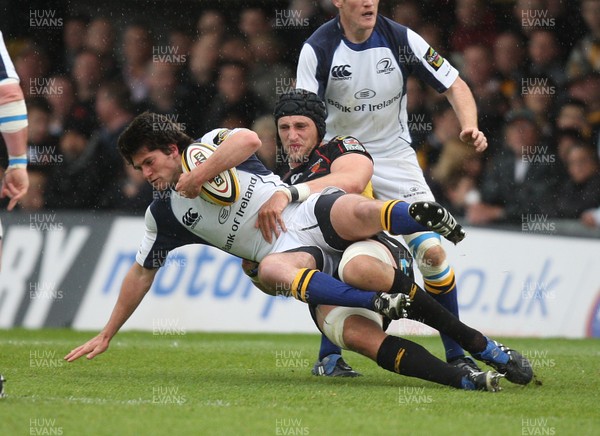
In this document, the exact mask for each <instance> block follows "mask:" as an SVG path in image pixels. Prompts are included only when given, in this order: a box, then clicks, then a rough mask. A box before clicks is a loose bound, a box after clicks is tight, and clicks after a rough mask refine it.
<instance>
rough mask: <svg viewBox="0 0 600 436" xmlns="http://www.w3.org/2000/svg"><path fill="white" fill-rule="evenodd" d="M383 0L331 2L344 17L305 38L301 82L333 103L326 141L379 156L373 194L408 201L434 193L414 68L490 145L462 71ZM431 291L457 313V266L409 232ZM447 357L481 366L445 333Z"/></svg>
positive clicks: (472, 139) (469, 137) (464, 125)
mask: <svg viewBox="0 0 600 436" xmlns="http://www.w3.org/2000/svg"><path fill="white" fill-rule="evenodd" d="M378 3H379V2H378V1H377V0H333V4H334V5H335V6H336V7H337V8H338V10H339V15H338V16H337V17H335V18H334V19H332V20H331V21H329V22H327V23H325V24H323V25H322V26H321V27H320V28H319V29H317V30H316V31H315V32H314V33H313V34H312V35H311V36H310V37H309V39H308V40H307V41H306V43H305V44H304V46H303V47H302V50H301V53H300V59H299V61H298V69H297V79H296V87H297V88H299V89H306V90H309V91H312V92H314V93H316V94H318V95H319V96H320V97H321V98H322V99H323V100H324V101H325V103H326V104H327V108H328V116H327V129H326V130H327V133H326V135H325V140H326V141H327V140H329V139H331V138H333V137H335V136H338V135H352V136H355V137H356V138H358V139H359V140H360V141H361V142H362V143H363V145H364V146H365V148H366V149H367V151H368V152H369V153H370V154H371V156H372V158H373V162H374V174H373V178H372V179H371V181H372V183H373V191H374V194H375V198H378V199H381V200H388V199H392V198H398V199H401V200H404V201H407V202H415V201H423V200H429V201H432V200H433V199H434V197H433V194H432V193H431V190H430V189H429V187H428V186H427V183H426V182H425V178H424V177H423V172H422V170H421V168H420V167H419V164H418V162H417V158H416V154H415V151H414V150H413V149H412V148H411V137H410V131H409V125H408V120H409V116H408V113H407V111H406V89H407V88H406V78H407V77H408V76H409V75H411V74H414V75H416V76H417V77H418V78H420V79H421V80H423V81H425V82H426V83H428V84H429V85H430V86H432V87H433V88H434V89H436V90H437V91H438V92H440V93H443V95H444V96H445V97H446V98H447V99H448V101H449V102H450V104H451V105H452V107H453V108H454V111H455V112H456V114H457V117H458V120H459V122H460V125H461V129H462V130H461V132H460V139H461V140H462V141H463V142H465V143H467V144H470V145H472V146H474V147H475V149H476V150H477V151H479V152H481V151H483V150H485V149H486V147H487V139H486V137H485V135H484V134H483V133H482V132H480V131H479V130H478V128H477V108H476V106H475V101H474V99H473V96H472V94H471V91H470V90H469V88H468V86H467V85H466V83H465V82H464V81H463V80H462V79H461V78H460V77H459V75H458V71H457V70H456V69H455V68H454V67H452V65H450V63H449V62H448V61H447V60H446V59H444V58H442V57H441V56H440V55H439V54H438V53H437V52H436V51H435V50H434V49H433V48H432V47H430V46H429V44H427V42H425V40H423V38H421V37H420V36H419V35H418V34H417V33H415V32H414V31H412V30H410V29H408V28H407V27H405V26H402V25H400V24H398V23H396V22H394V21H392V20H389V19H388V18H386V17H383V16H381V15H378V13H377V10H378ZM404 239H405V241H406V242H407V244H408V246H409V248H410V250H411V252H412V254H413V257H414V258H415V259H416V263H417V266H418V267H419V269H420V271H421V273H422V275H423V278H424V282H425V289H426V290H427V291H428V292H429V293H431V294H434V295H435V298H436V299H437V300H438V301H439V302H440V303H441V304H442V305H444V307H446V308H447V309H448V310H449V311H450V312H452V313H453V314H454V315H456V316H457V317H458V302H457V296H456V281H455V276H454V270H453V269H452V267H451V266H450V265H449V264H448V261H447V259H446V253H445V251H444V249H443V248H442V245H441V241H440V238H439V237H438V236H437V235H435V234H434V233H430V232H427V233H414V234H411V235H407V236H404ZM442 341H443V343H444V347H445V349H446V360H447V361H448V362H454V363H456V364H468V365H473V367H474V368H476V366H475V365H474V363H473V362H472V361H469V360H468V359H465V353H464V350H463V349H462V348H461V347H460V345H459V344H458V343H456V341H454V340H452V339H451V338H449V337H447V336H445V335H442Z"/></svg>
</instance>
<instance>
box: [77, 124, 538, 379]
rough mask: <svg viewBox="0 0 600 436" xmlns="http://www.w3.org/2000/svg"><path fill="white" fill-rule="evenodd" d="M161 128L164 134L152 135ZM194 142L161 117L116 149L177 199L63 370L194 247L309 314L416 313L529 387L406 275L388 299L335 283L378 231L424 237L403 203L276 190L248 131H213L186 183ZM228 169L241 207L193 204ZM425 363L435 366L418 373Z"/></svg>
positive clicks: (157, 219) (387, 355) (161, 204)
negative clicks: (214, 253) (271, 224)
mask: <svg viewBox="0 0 600 436" xmlns="http://www.w3.org/2000/svg"><path fill="white" fill-rule="evenodd" d="M157 119H158V120H160V122H164V123H168V124H169V126H165V128H164V129H162V128H161V129H156V128H155V126H156V123H157ZM192 142H193V141H192V139H191V138H189V137H188V136H187V135H185V134H183V133H182V132H180V131H179V130H178V129H177V127H176V125H174V124H173V123H171V122H170V121H169V120H168V119H167V118H166V117H162V116H160V115H157V114H150V113H145V114H142V115H140V116H138V117H136V119H135V120H134V121H133V122H132V123H131V125H130V126H129V127H128V128H127V129H126V130H125V132H123V134H122V135H121V137H120V138H119V149H120V151H121V153H122V154H123V155H124V157H125V158H126V159H127V160H128V161H129V163H130V164H132V165H133V166H134V167H135V168H136V169H139V170H141V171H142V172H143V174H144V177H145V178H146V180H147V181H148V182H149V183H151V184H152V185H153V186H154V187H155V188H156V189H160V190H165V191H168V192H171V194H172V195H165V196H163V197H162V198H161V199H157V200H155V201H154V202H153V203H152V204H151V205H150V206H149V208H148V210H147V212H146V232H145V236H144V239H143V241H142V244H141V247H140V250H139V251H138V254H137V256H136V261H135V262H134V264H133V266H132V267H131V269H130V270H129V272H128V273H127V275H126V277H125V279H124V281H123V284H122V287H121V292H120V294H119V298H118V300H117V303H116V305H115V308H114V309H113V312H112V315H111V317H110V319H109V321H108V323H107V324H106V326H105V328H104V329H103V330H102V331H101V332H100V334H99V335H97V336H96V337H95V338H93V339H91V340H90V341H88V342H86V343H85V344H83V345H81V346H80V347H77V348H75V349H73V350H72V351H71V352H70V353H69V354H67V356H65V359H66V360H68V361H73V360H75V359H78V358H79V357H81V356H83V355H87V358H88V359H90V358H93V357H94V356H96V355H97V354H99V353H102V352H104V351H105V350H106V349H107V348H108V345H109V342H110V340H111V339H112V337H113V336H114V335H115V334H116V333H117V331H118V330H119V329H120V328H121V326H122V325H123V323H124V322H125V321H126V320H127V319H128V318H129V316H130V315H131V314H132V313H133V311H134V310H135V309H136V308H137V306H138V305H139V303H140V302H141V300H142V299H143V297H144V295H145V294H146V293H147V291H148V290H149V289H150V286H151V285H152V282H153V280H154V277H155V274H156V272H157V270H158V267H159V266H160V265H162V264H163V263H164V261H165V259H166V256H167V254H168V252H169V251H170V250H172V249H174V248H176V247H179V246H182V245H186V244H191V243H199V244H208V245H213V246H215V247H217V248H219V249H221V250H223V251H225V252H228V253H230V254H233V255H235V256H238V257H241V258H245V259H248V260H251V261H256V262H260V267H259V272H258V278H259V280H260V281H261V283H262V285H263V289H266V291H267V292H271V293H273V294H276V293H277V291H278V290H279V291H280V290H281V289H290V294H291V295H293V296H294V297H295V298H297V299H299V300H301V301H304V302H306V303H309V304H314V305H321V304H327V305H341V306H354V307H362V308H366V309H370V310H375V311H377V312H379V313H381V314H383V315H386V316H388V317H390V318H392V319H398V318H400V317H403V316H405V314H406V306H407V305H410V306H411V307H412V308H413V309H411V310H418V311H420V313H421V316H422V317H424V318H427V317H431V318H432V322H434V321H433V319H441V318H445V319H446V321H447V322H448V324H449V328H451V329H452V328H453V329H456V330H453V333H454V334H455V337H456V339H457V340H459V341H461V344H462V345H463V346H464V347H465V348H466V349H468V350H469V351H470V352H471V353H472V354H473V355H474V356H475V357H476V358H479V359H481V360H483V361H485V362H487V363H489V364H490V365H492V366H493V367H495V368H497V369H498V370H499V371H502V372H505V373H506V377H507V379H508V380H511V381H514V382H515V383H521V384H526V383H528V382H529V381H530V380H531V377H532V373H531V374H530V372H531V368H530V366H529V363H528V362H527V361H526V359H524V358H522V356H520V355H519V354H518V353H516V352H514V351H512V350H509V349H507V348H506V347H503V346H502V345H501V344H498V343H496V342H494V341H492V340H490V339H488V338H486V337H485V336H483V335H482V334H481V333H480V332H477V331H476V330H474V329H471V328H469V327H467V326H466V325H464V324H462V323H460V321H458V319H456V318H455V317H453V316H452V315H450V314H449V313H448V312H447V311H445V310H444V309H443V308H442V307H441V306H440V305H439V304H438V303H436V302H435V301H434V300H433V299H432V298H431V297H430V296H429V295H428V294H427V293H426V292H424V291H423V290H421V289H419V288H418V287H417V286H416V285H414V283H413V282H412V280H410V278H407V276H406V275H405V274H404V273H403V272H402V271H401V270H394V271H392V272H391V274H392V275H393V278H392V280H391V282H392V286H391V288H390V289H387V290H384V291H383V292H372V291H364V290H359V289H356V288H354V287H352V286H350V285H347V284H344V283H342V282H340V281H339V280H336V279H334V278H333V277H331V274H332V273H333V269H334V268H336V267H337V264H338V263H339V259H340V257H341V252H342V251H343V249H344V248H345V247H347V246H348V245H350V244H351V243H352V241H357V240H362V239H364V238H366V237H369V236H372V235H374V234H376V233H378V232H380V231H382V230H386V231H389V232H390V233H392V234H400V233H403V232H407V231H410V230H411V229H413V230H414V229H415V228H421V229H423V226H421V225H420V224H419V223H418V222H417V221H415V220H414V219H412V218H411V216H412V212H413V211H408V212H407V210H408V207H407V205H406V203H404V202H399V201H389V202H382V201H377V200H370V199H367V198H365V197H362V196H360V195H356V194H345V193H343V191H340V190H338V189H331V190H329V192H324V193H323V194H312V195H308V196H305V194H306V192H304V194H303V193H301V192H299V191H300V190H299V189H298V188H295V189H292V188H293V187H287V186H285V185H283V183H282V182H281V180H280V179H279V178H278V177H277V176H275V175H273V174H272V173H271V172H270V171H267V170H266V169H265V168H264V166H262V164H261V163H260V162H259V161H258V159H257V158H256V157H255V156H254V155H253V152H254V151H256V149H257V148H258V147H259V146H260V140H258V136H257V135H256V134H255V133H254V132H251V131H249V130H246V129H236V130H233V131H229V130H227V129H216V130H213V131H211V132H209V133H208V134H206V135H204V136H203V137H202V139H201V142H205V143H209V144H213V145H214V146H216V147H217V150H216V151H215V152H214V154H212V155H211V156H210V157H209V158H208V159H207V160H206V161H205V162H204V163H202V164H201V165H199V166H197V167H196V168H194V169H193V170H192V171H191V172H189V173H186V174H182V169H181V164H180V162H181V153H182V152H183V150H184V149H185V147H187V146H188V145H189V144H190V143H192ZM232 167H236V168H237V171H238V174H239V184H240V188H241V192H242V194H241V196H240V198H239V199H238V200H237V201H235V202H234V203H233V204H231V205H230V206H218V205H216V204H213V203H210V202H208V201H206V200H204V199H203V198H201V197H198V194H199V190H200V187H201V185H202V184H203V183H204V182H205V181H207V180H210V179H212V178H214V177H215V176H216V175H217V174H220V173H221V172H222V171H224V170H226V169H228V168H232ZM173 187H175V190H173ZM276 189H282V190H284V191H288V193H290V194H291V198H292V200H294V204H292V205H290V206H289V207H287V208H286V210H285V211H284V214H283V218H284V221H285V222H286V227H287V229H286V231H285V232H281V233H279V235H278V236H277V237H276V238H275V239H274V240H272V241H271V242H268V241H266V240H265V239H264V238H263V236H262V234H261V231H260V229H258V228H256V227H255V222H256V219H257V214H258V210H259V208H260V206H261V205H262V204H263V203H264V202H265V201H266V200H267V199H269V198H270V197H271V195H272V194H273V192H274V191H275V190H276ZM175 191H177V192H175ZM425 204H429V205H430V206H429V207H426V208H431V209H434V210H436V211H439V212H442V213H434V214H432V216H431V218H430V219H429V220H428V221H429V222H428V223H427V225H428V226H429V227H430V228H433V227H435V228H438V229H439V231H440V232H441V233H442V234H444V235H445V236H446V237H448V238H450V239H455V240H460V239H461V238H462V236H464V234H462V233H461V229H460V226H459V225H457V224H456V222H455V221H454V220H453V219H452V218H451V216H450V215H449V214H448V213H447V212H446V211H444V210H443V209H442V208H440V207H439V206H433V205H434V204H433V203H422V205H425ZM411 208H412V206H411ZM224 209H226V210H227V212H226V213H224ZM457 232H458V233H460V236H459V237H457ZM397 292H401V293H397ZM379 339H381V338H379ZM370 345H371V348H370V349H369V350H364V354H365V355H368V356H369V357H371V358H373V359H374V360H376V361H377V363H378V364H379V365H380V366H382V367H383V368H385V369H388V370H390V371H394V372H398V373H400V374H404V375H409V376H414V377H421V378H424V379H426V380H431V381H434V382H438V383H442V384H446V385H450V386H454V387H456V388H463V389H482V390H495V389H496V388H497V381H498V374H496V373H494V372H487V373H474V372H472V371H470V370H468V369H466V368H458V367H455V366H452V365H448V364H446V363H445V362H442V361H439V360H438V359H436V358H435V357H433V356H432V355H430V354H429V353H427V352H426V351H425V350H424V349H423V348H422V347H420V346H418V345H417V344H413V343H412V342H410V341H406V340H401V339H400V338H396V340H394V339H392V340H383V342H381V343H377V342H374V343H371V344H370ZM400 361H401V362H402V364H401V365H400ZM424 361H426V362H429V363H430V365H424V363H423V362H424Z"/></svg>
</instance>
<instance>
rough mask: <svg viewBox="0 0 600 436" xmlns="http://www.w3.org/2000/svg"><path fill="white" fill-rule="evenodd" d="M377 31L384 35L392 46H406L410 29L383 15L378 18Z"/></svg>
mask: <svg viewBox="0 0 600 436" xmlns="http://www.w3.org/2000/svg"><path fill="white" fill-rule="evenodd" d="M375 31H376V32H377V33H379V34H381V35H383V36H384V37H385V38H386V39H387V40H388V41H389V43H391V44H392V46H397V45H406V44H407V43H408V34H409V31H410V29H409V28H408V27H406V26H404V25H402V24H400V23H397V22H396V21H394V20H392V19H390V18H388V17H385V16H383V15H381V14H379V15H378V16H377V21H376V22H375Z"/></svg>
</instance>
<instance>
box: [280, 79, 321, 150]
mask: <svg viewBox="0 0 600 436" xmlns="http://www.w3.org/2000/svg"><path fill="white" fill-rule="evenodd" d="M291 115H302V116H305V117H308V118H310V119H311V120H313V121H314V123H315V125H316V126H317V133H318V136H319V138H318V140H317V144H316V145H318V144H320V143H321V141H322V140H323V138H324V137H325V119H326V118H327V107H326V106H325V103H323V100H321V99H320V98H319V96H318V95H317V94H315V93H314V92H310V91H306V90H304V89H294V90H293V91H290V92H286V93H285V94H281V96H280V97H279V100H278V101H277V104H276V105H275V110H274V111H273V116H274V117H275V125H277V121H279V118H281V117H287V116H291ZM277 145H279V146H280V147H281V138H279V133H277Z"/></svg>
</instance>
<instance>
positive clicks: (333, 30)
mask: <svg viewBox="0 0 600 436" xmlns="http://www.w3.org/2000/svg"><path fill="white" fill-rule="evenodd" d="M341 40H342V28H341V26H340V23H339V16H338V17H335V18H332V19H331V20H329V21H327V22H326V23H325V24H322V25H321V26H320V27H319V28H318V29H317V30H315V31H314V32H313V34H312V35H310V36H309V37H308V39H307V40H306V44H308V45H310V46H311V47H313V49H318V48H324V47H330V46H335V45H337V44H339V42H340V41H341Z"/></svg>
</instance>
